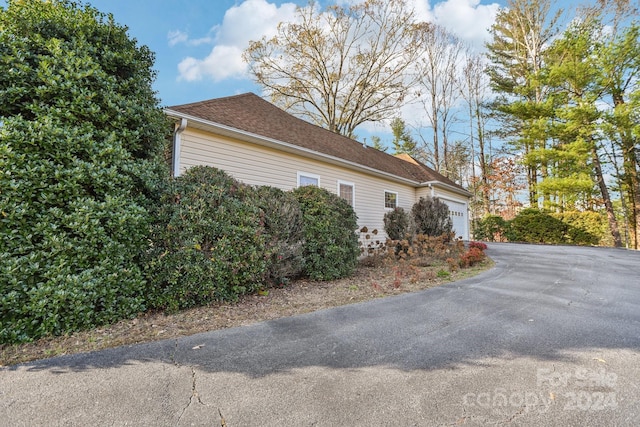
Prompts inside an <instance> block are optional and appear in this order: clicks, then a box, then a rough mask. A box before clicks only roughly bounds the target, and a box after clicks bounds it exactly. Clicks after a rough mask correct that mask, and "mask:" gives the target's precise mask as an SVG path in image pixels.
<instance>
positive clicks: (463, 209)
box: [442, 199, 469, 240]
mask: <svg viewBox="0 0 640 427" xmlns="http://www.w3.org/2000/svg"><path fill="white" fill-rule="evenodd" d="M442 201H443V202H445V203H446V204H447V205H448V206H449V217H451V222H452V223H453V231H454V233H455V234H456V237H460V236H462V239H463V240H469V233H468V218H467V206H466V205H465V204H464V203H459V202H454V201H452V200H444V199H443V200H442Z"/></svg>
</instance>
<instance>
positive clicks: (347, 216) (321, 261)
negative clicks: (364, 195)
mask: <svg viewBox="0 0 640 427" xmlns="http://www.w3.org/2000/svg"><path fill="white" fill-rule="evenodd" d="M293 195H294V196H295V197H296V199H297V200H298V202H299V203H300V208H301V209H302V215H303V218H304V241H305V242H304V247H303V248H304V249H303V254H304V274H305V275H306V276H307V277H309V278H311V279H313V280H333V279H338V278H341V277H346V276H349V275H350V274H352V273H353V271H354V270H355V267H356V265H357V261H358V254H359V252H360V251H359V248H358V236H357V234H356V230H357V228H358V224H357V217H356V214H355V212H354V210H353V208H352V207H351V206H350V205H349V204H348V203H347V202H346V201H345V200H344V199H342V198H340V197H338V196H337V195H335V194H333V193H330V192H329V191H327V190H325V189H323V188H319V187H316V186H312V185H307V186H304V187H298V188H296V189H295V190H293Z"/></svg>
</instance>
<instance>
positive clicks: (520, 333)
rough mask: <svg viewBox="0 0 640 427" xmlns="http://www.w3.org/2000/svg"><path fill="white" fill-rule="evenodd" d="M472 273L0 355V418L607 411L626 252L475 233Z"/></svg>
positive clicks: (633, 421) (601, 418) (638, 328)
mask: <svg viewBox="0 0 640 427" xmlns="http://www.w3.org/2000/svg"><path fill="white" fill-rule="evenodd" d="M488 254H489V255H490V256H491V257H492V258H493V259H494V260H495V261H496V267H495V268H494V269H492V270H490V271H488V272H486V273H483V274H482V275H480V276H476V277H475V278H472V279H469V280H465V281H460V282H456V283H451V284H448V285H445V286H441V287H438V288H432V289H429V290H426V291H423V292H419V293H414V294H404V295H400V296H397V297H391V298H385V299H379V300H376V301H372V302H367V303H361V304H354V305H350V306H345V307H339V308H336V309H330V310H322V311H319V312H316V313H312V314H307V315H302V316H295V317H290V318H285V319H280V320H276V321H269V322H264V323H258V324H255V325H252V326H247V327H241V328H233V329H227V330H222V331H217V332H211V333H205V334H199V335H194V336H191V337H186V338H183V339H178V340H169V341H162V342H157V343H151V344H144V345H137V346H130V347H122V348H117V349H111V350H107V351H101V352H96V353H90V354H82V355H74V356H68V357H58V358H54V359H49V360H45V361H40V362H33V363H29V364H25V365H21V366H17V367H11V368H6V369H2V370H0V425H11V426H21V425H24V426H35V425H42V426H44V425H46V426H57V425H65V426H67V425H78V426H85V425H117V426H121V425H136V426H139V425H142V426H147V425H148V426H182V425H184V426H186V425H203V426H205V425H206V426H220V425H226V426H307V425H308V426H378V425H380V426H382V425H389V426H411V425H418V426H423V425H424V426H432V425H495V424H513V425H540V426H543V425H544V426H549V425H565V426H567V425H576V426H578V425H580V426H583V425H594V426H596V425H619V426H635V425H637V424H638V420H639V419H640V252H632V251H626V250H617V249H603V248H575V247H566V246H558V247H554V246H535V245H517V244H490V245H489V250H488Z"/></svg>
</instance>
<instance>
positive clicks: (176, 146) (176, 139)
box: [171, 117, 187, 178]
mask: <svg viewBox="0 0 640 427" xmlns="http://www.w3.org/2000/svg"><path fill="white" fill-rule="evenodd" d="M186 128H187V119H186V118H184V117H183V118H181V119H180V123H176V128H175V131H174V132H173V147H172V150H171V174H172V175H173V177H174V178H175V177H178V176H180V148H181V147H180V146H181V143H182V139H181V135H182V132H184V130H185V129H186Z"/></svg>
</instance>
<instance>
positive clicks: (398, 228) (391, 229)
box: [383, 207, 410, 240]
mask: <svg viewBox="0 0 640 427" xmlns="http://www.w3.org/2000/svg"><path fill="white" fill-rule="evenodd" d="M383 221H384V231H385V233H387V237H388V238H389V239H391V240H401V239H404V238H405V237H407V233H409V232H410V230H409V221H410V218H409V214H408V213H407V212H406V211H405V210H404V209H403V208H400V207H398V208H395V209H393V210H392V211H389V212H387V213H385V214H384V218H383Z"/></svg>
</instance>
